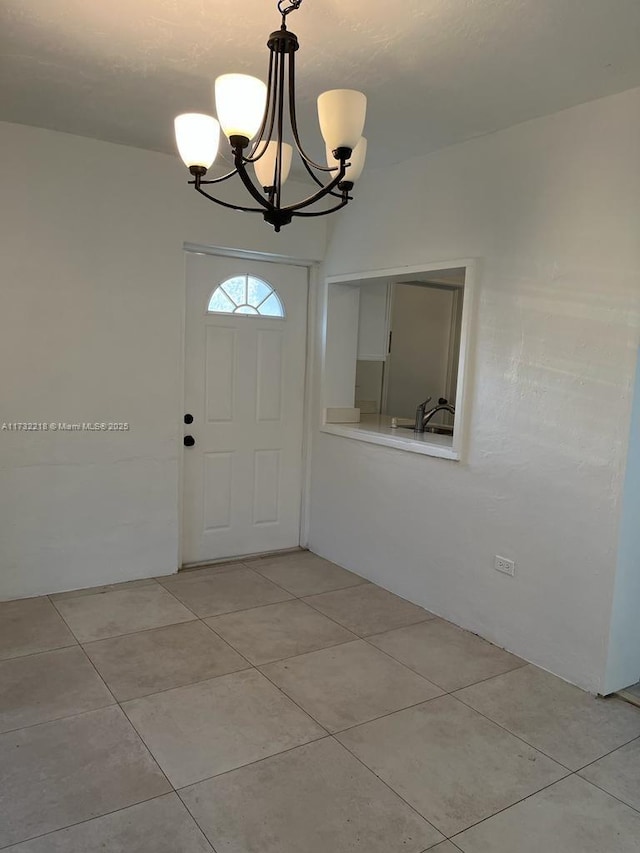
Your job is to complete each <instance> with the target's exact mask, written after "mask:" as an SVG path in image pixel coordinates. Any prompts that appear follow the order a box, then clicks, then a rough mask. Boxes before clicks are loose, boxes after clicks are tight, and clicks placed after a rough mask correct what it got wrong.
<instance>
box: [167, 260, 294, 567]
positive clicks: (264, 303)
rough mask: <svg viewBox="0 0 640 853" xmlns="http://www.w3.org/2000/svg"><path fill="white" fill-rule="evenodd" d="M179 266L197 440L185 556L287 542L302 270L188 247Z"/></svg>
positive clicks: (201, 558)
mask: <svg viewBox="0 0 640 853" xmlns="http://www.w3.org/2000/svg"><path fill="white" fill-rule="evenodd" d="M186 264H187V305H186V353H185V370H186V375H185V414H188V415H192V416H193V423H191V424H189V425H186V424H185V427H184V432H185V436H192V437H193V439H194V440H195V444H193V445H192V446H185V448H184V500H183V531H184V532H183V545H182V562H183V563H184V564H186V565H188V564H193V563H202V562H206V561H209V560H217V559H220V558H223V557H235V556H241V555H243V554H257V553H262V552H266V551H275V550H279V549H284V548H292V547H295V546H297V545H298V544H299V542H300V503H301V494H302V432H303V408H304V377H305V361H306V340H307V296H308V284H307V278H308V277H307V270H306V269H304V268H302V267H295V266H286V265H283V264H272V263H266V262H264V263H263V262H260V263H259V262H254V261H241V260H236V259H230V258H221V257H213V256H209V255H196V254H192V253H188V254H187V256H186ZM272 290H273V293H272V292H271V291H272ZM279 315H282V316H279Z"/></svg>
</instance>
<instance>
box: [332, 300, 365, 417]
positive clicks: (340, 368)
mask: <svg viewBox="0 0 640 853" xmlns="http://www.w3.org/2000/svg"><path fill="white" fill-rule="evenodd" d="M359 309H360V288H359V287H352V286H351V285H348V284H332V285H331V287H330V288H329V298H328V300H327V324H326V330H327V331H326V347H327V349H326V352H327V355H326V358H327V362H326V366H327V371H326V373H327V380H326V382H325V386H324V399H325V402H324V406H325V407H326V408H328V407H329V406H332V407H333V406H335V407H336V408H343V407H344V408H347V409H350V408H353V403H354V399H355V393H356V360H357V357H358V316H359Z"/></svg>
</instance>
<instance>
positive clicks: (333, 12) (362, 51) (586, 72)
mask: <svg viewBox="0 0 640 853" xmlns="http://www.w3.org/2000/svg"><path fill="white" fill-rule="evenodd" d="M278 25H279V17H278V14H277V12H276V0H244V2H242V0H0V74H1V79H2V86H1V88H0V119H2V120H5V121H12V122H19V123H23V124H31V125H37V126H40V127H48V128H53V129H55V130H61V131H66V132H69V133H76V134H80V135H82V136H90V137H95V138H98V139H105V140H109V141H112V142H119V143H123V144H126V145H134V146H137V147H140V148H149V149H153V150H158V151H173V150H174V147H173V138H172V119H173V116H174V115H175V114H176V113H179V112H185V111H190V110H199V111H208V112H211V111H212V97H211V81H212V79H213V78H215V77H216V76H217V75H218V74H221V73H224V72H226V71H244V72H248V73H251V74H255V75H257V76H261V77H264V75H265V71H266V62H267V54H268V51H267V48H266V39H267V37H268V34H269V32H270V31H271V30H274V29H277V28H278ZM289 26H290V29H292V30H293V31H294V32H296V33H297V34H298V36H299V38H300V42H301V49H300V51H299V53H298V54H297V61H298V78H299V80H298V88H299V100H300V118H301V124H302V128H303V135H304V137H305V138H309V137H315V136H316V133H317V121H316V119H315V116H314V113H315V97H316V96H317V95H318V94H319V93H320V92H321V91H323V90H325V89H331V88H343V87H344V88H357V89H362V90H363V91H364V92H366V93H367V95H368V97H369V112H368V119H367V130H366V135H367V136H368V137H369V162H370V164H371V165H381V164H388V163H394V162H398V161H401V160H405V159H407V158H409V157H412V156H415V155H418V154H421V153H424V152H427V151H431V150H434V149H437V148H441V147H443V146H445V145H449V144H452V143H455V142H459V141H462V140H464V139H468V138H470V137H473V136H478V135H480V134H484V133H488V132H491V131H494V130H498V129H500V128H504V127H508V126H509V125H512V124H515V123H517V122H520V121H524V120H526V119H529V118H533V117H535V116H538V115H544V114H547V113H551V112H554V111H556V110H559V109H563V108H565V107H568V106H572V105H574V104H578V103H581V102H583V101H587V100H591V99H594V98H597V97H601V96H603V95H607V94H611V93H614V92H618V91H623V90H624V89H628V88H632V87H634V86H640V50H639V49H638V46H639V44H640V0H395V2H391V0H388V2H381V0H304V2H303V5H302V7H301V9H300V10H299V11H298V12H296V13H294V14H293V15H291V16H290V18H289ZM309 147H310V148H312V149H313V150H315V151H316V152H317V151H318V148H317V147H315V148H314V146H313V145H310V146H309Z"/></svg>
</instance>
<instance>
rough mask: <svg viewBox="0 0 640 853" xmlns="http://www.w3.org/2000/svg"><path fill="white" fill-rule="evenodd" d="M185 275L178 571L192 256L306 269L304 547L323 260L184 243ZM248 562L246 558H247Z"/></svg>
mask: <svg viewBox="0 0 640 853" xmlns="http://www.w3.org/2000/svg"><path fill="white" fill-rule="evenodd" d="M182 248H183V258H184V266H183V275H182V318H181V323H182V326H181V336H182V341H181V348H180V383H181V385H180V388H181V391H180V413H179V431H178V432H179V438H178V441H179V453H178V480H177V488H178V494H177V511H178V533H179V536H178V554H177V569H178V570H179V569H180V568H181V567H182V542H183V538H182V537H183V534H184V529H183V525H184V521H183V514H182V510H183V500H184V452H183V444H182V436H183V433H184V423H183V417H184V413H185V411H186V410H185V358H186V304H187V275H186V256H187V254H189V253H193V254H202V255H213V256H216V257H221V258H235V259H237V260H244V261H262V262H265V263H273V264H288V265H291V266H297V267H306V269H307V293H308V298H307V348H306V363H305V387H304V401H303V421H302V431H303V442H302V490H301V495H300V546H301V547H303V548H305V547H306V546H307V545H308V542H309V504H310V500H311V442H312V436H313V426H312V425H313V420H312V406H313V395H312V384H313V359H312V353H313V345H314V342H315V322H316V313H317V304H316V303H317V300H316V293H315V290H316V288H317V283H318V281H319V280H320V278H319V269H320V263H321V262H320V260H317V259H315V258H292V257H290V256H287V255H277V254H269V253H266V252H252V251H249V250H244V249H230V248H226V247H223V246H202V245H198V244H197V243H189V242H185V243H183V246H182ZM245 559H246V556H245Z"/></svg>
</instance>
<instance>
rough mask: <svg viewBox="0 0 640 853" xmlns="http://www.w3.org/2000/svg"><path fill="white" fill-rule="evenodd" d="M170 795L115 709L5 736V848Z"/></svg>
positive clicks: (0, 759) (0, 745)
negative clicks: (162, 795) (148, 800)
mask: <svg viewBox="0 0 640 853" xmlns="http://www.w3.org/2000/svg"><path fill="white" fill-rule="evenodd" d="M169 791H170V785H169V784H168V783H167V780H166V779H165V778H164V776H163V775H162V773H161V772H160V771H159V769H158V767H157V765H156V763H155V762H154V761H153V759H152V758H151V756H150V755H149V753H148V751H147V750H146V749H145V747H144V745H143V743H142V742H141V741H140V738H139V737H138V735H137V734H136V733H135V731H134V730H133V728H132V727H131V725H130V723H129V722H128V720H127V718H126V717H125V715H124V714H123V713H122V711H121V710H120V709H119V708H116V707H113V708H103V709H102V710H100V711H89V712H88V713H86V714H80V715H79V716H77V717H67V718H66V719H64V720H56V721H55V722H52V723H43V724H42V725H39V726H31V727H30V728H27V729H20V730H19V731H16V732H10V733H8V734H4V735H0V803H2V812H3V820H2V821H1V822H0V846H2V845H9V844H15V843H17V842H18V841H25V840H26V839H28V838H34V837H35V836H37V835H43V834H44V833H46V832H52V831H53V830H56V829H61V828H62V827H65V826H70V825H71V824H73V823H78V822H80V821H83V820H89V819H90V818H94V817H98V816H99V815H102V814H106V813H107V812H111V811H115V810H116V809H121V808H124V807H125V806H130V805H133V804H134V803H138V802H142V801H143V800H147V799H151V798H152V797H157V796H160V795H161V794H166V793H168V792H169Z"/></svg>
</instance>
